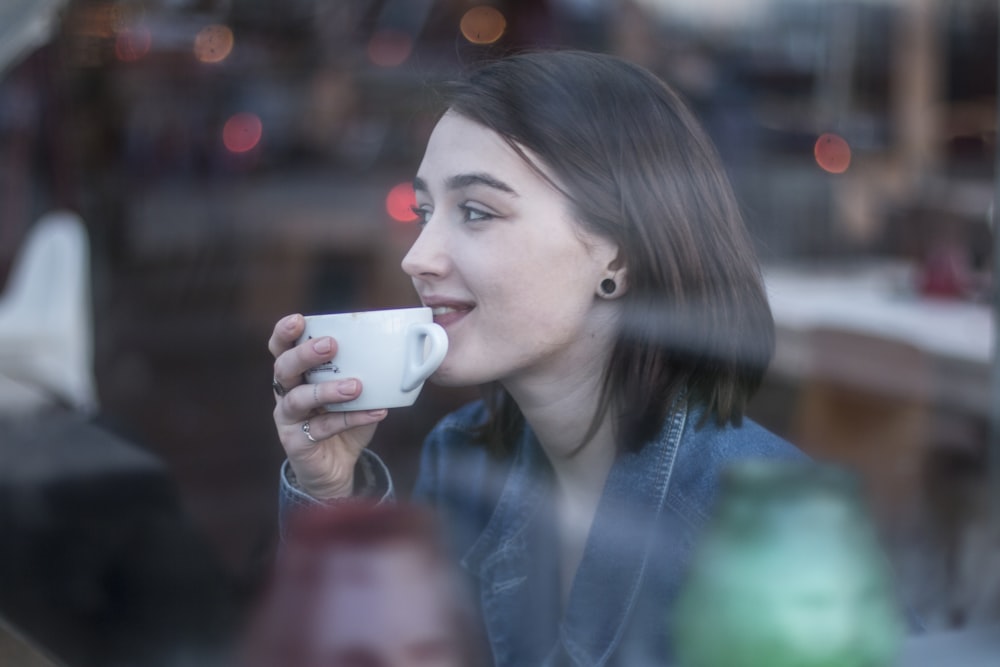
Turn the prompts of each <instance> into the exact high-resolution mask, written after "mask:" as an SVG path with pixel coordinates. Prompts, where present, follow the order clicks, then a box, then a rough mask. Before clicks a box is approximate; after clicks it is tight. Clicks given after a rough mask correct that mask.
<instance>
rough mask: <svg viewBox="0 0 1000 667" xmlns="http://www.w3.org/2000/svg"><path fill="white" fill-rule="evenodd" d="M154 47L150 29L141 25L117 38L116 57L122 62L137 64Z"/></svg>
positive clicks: (121, 33) (126, 30) (127, 30)
mask: <svg viewBox="0 0 1000 667" xmlns="http://www.w3.org/2000/svg"><path fill="white" fill-rule="evenodd" d="M152 45H153V35H152V34H151V33H150V32H149V28H147V27H145V26H141V25H140V26H133V27H131V28H126V29H125V30H122V31H121V32H119V33H118V35H117V36H116V37H115V56H116V57H117V58H118V60H121V61H122V62H126V63H131V62H135V61H136V60H139V59H140V58H142V57H143V56H145V55H146V54H147V53H149V49H150V47H151V46H152Z"/></svg>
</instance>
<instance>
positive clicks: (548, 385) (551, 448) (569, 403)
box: [504, 341, 616, 495]
mask: <svg viewBox="0 0 1000 667" xmlns="http://www.w3.org/2000/svg"><path fill="white" fill-rule="evenodd" d="M608 347H609V346H605V345H601V344H600V342H599V341H594V348H595V349H593V350H591V351H589V352H585V353H583V354H577V355H574V356H575V358H573V359H569V360H566V363H564V364H563V368H561V369H559V372H555V373H553V372H549V373H546V374H545V375H544V376H542V377H539V376H534V377H530V378H524V377H522V378H518V379H517V380H514V381H508V382H504V387H505V388H506V389H507V391H508V392H509V393H510V395H511V398H513V399H514V402H516V403H517V406H518V408H520V410H521V414H523V415H524V418H525V420H526V421H527V423H528V425H529V426H531V430H532V432H534V434H535V437H536V438H538V442H539V444H540V445H541V447H542V450H543V451H544V452H545V455H546V457H547V458H548V460H549V462H550V463H551V465H552V468H553V470H554V472H555V477H556V482H557V484H558V486H559V488H560V490H561V491H563V492H567V493H571V494H573V495H580V494H583V493H585V492H586V491H588V490H589V491H590V492H595V491H596V492H597V493H598V494H599V493H600V491H601V489H602V488H603V486H604V480H605V478H606V477H607V473H608V471H609V470H610V469H611V464H612V462H613V461H614V455H615V449H616V446H615V433H614V409H613V407H612V408H611V409H607V410H604V413H603V415H601V417H600V421H599V422H598V424H597V425H596V426H597V428H596V429H595V430H594V431H593V433H590V429H591V426H592V425H593V421H594V416H595V415H597V414H598V412H599V411H600V410H601V408H602V405H601V393H602V384H603V381H604V366H605V364H606V360H607V353H606V352H605V353H604V354H601V353H600V352H601V351H602V350H607V349H608ZM588 433H589V434H590V436H591V437H589V438H588V437H587V436H588Z"/></svg>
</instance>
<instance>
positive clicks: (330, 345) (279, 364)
mask: <svg viewBox="0 0 1000 667" xmlns="http://www.w3.org/2000/svg"><path fill="white" fill-rule="evenodd" d="M336 354H337V343H336V341H334V340H333V339H332V338H330V337H329V336H324V337H322V338H314V339H310V340H307V341H306V342H304V343H302V344H301V345H296V346H295V347H293V348H291V349H289V350H285V351H284V352H282V353H281V354H280V355H278V357H277V359H275V360H274V379H275V380H277V381H278V383H279V384H280V385H281V386H282V387H284V389H285V390H286V391H287V392H288V393H289V394H290V393H291V390H292V389H293V388H294V387H297V386H298V385H301V384H302V374H303V373H305V372H306V371H307V370H309V369H310V368H315V367H316V366H319V365H320V364H322V363H325V362H327V361H330V360H331V359H333V357H334V355H336ZM327 402H333V401H327Z"/></svg>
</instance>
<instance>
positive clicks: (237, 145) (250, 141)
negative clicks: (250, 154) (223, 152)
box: [222, 113, 264, 153]
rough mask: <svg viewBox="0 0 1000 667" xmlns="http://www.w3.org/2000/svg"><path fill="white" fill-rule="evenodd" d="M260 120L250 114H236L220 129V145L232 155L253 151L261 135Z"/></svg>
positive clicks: (262, 127)
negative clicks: (223, 145)
mask: <svg viewBox="0 0 1000 667" xmlns="http://www.w3.org/2000/svg"><path fill="white" fill-rule="evenodd" d="M263 129H264V126H263V124H262V123H261V122H260V118H259V117H257V116H256V115H255V114H252V113H238V114H236V115H234V116H232V117H230V118H229V120H227V121H226V124H225V126H224V127H223V128H222V143H223V144H225V146H226V148H227V149H229V151H231V152H233V153H246V152H247V151H250V150H253V149H254V148H255V147H256V146H257V144H258V143H260V138H261V136H262V134H263Z"/></svg>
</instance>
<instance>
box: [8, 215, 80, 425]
mask: <svg viewBox="0 0 1000 667" xmlns="http://www.w3.org/2000/svg"><path fill="white" fill-rule="evenodd" d="M93 358H94V345H93V315H92V311H91V302H90V248H89V244H88V240H87V231H86V229H85V228H84V226H83V222H82V221H81V220H80V218H79V217H77V216H76V215H74V214H72V213H68V212H55V213H49V214H48V215H46V216H44V217H43V218H42V219H41V220H39V221H38V222H37V223H36V224H35V226H34V227H33V228H32V229H31V232H30V233H29V234H28V238H27V239H26V241H25V243H24V246H23V247H22V248H21V251H20V253H19V254H18V256H17V259H16V260H15V262H14V266H13V269H12V270H11V273H10V277H9V279H8V281H7V287H6V290H5V291H4V293H3V294H2V295H0V411H3V412H10V410H11V408H15V409H16V408H19V407H24V405H25V404H26V403H32V402H33V403H37V402H38V399H39V397H42V398H47V399H48V402H49V403H52V402H53V401H52V399H56V400H57V401H58V402H61V403H64V404H66V405H69V406H71V407H73V408H75V409H77V410H80V411H82V412H85V413H91V412H94V411H95V410H96V409H97V391H96V387H95V384H96V383H95V381H94V373H93ZM18 385H20V390H18V389H17V386H18ZM32 395H33V396H34V398H32Z"/></svg>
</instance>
